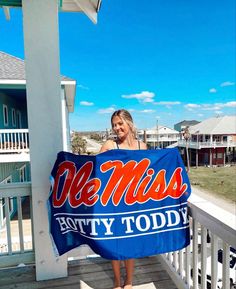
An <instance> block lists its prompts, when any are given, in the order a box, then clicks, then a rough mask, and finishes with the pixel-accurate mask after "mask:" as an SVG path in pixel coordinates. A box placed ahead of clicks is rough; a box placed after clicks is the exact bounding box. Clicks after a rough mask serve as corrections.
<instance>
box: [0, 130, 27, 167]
mask: <svg viewBox="0 0 236 289" xmlns="http://www.w3.org/2000/svg"><path fill="white" fill-rule="evenodd" d="M29 150H30V148H29V130H28V129H0V163H9V162H27V161H29V160H30V156H29Z"/></svg>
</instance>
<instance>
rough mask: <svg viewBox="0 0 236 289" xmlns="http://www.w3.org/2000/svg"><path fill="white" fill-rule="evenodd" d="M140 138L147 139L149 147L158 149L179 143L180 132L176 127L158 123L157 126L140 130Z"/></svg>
mask: <svg viewBox="0 0 236 289" xmlns="http://www.w3.org/2000/svg"><path fill="white" fill-rule="evenodd" d="M138 138H139V139H141V140H143V141H145V142H146V143H147V145H148V147H149V148H151V149H156V148H166V147H168V146H171V145H173V144H175V143H176V144H177V142H178V140H179V139H180V134H179V132H178V131H176V130H174V129H171V128H169V127H166V126H163V125H158V126H157V127H156V128H152V129H147V130H138Z"/></svg>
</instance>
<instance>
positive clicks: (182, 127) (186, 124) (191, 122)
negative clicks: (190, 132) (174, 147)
mask: <svg viewBox="0 0 236 289" xmlns="http://www.w3.org/2000/svg"><path fill="white" fill-rule="evenodd" d="M198 123H199V121H197V120H183V121H181V122H178V123H176V124H175V125H174V129H175V130H177V131H179V132H182V131H184V130H185V129H186V128H187V127H189V126H193V125H196V124H198Z"/></svg>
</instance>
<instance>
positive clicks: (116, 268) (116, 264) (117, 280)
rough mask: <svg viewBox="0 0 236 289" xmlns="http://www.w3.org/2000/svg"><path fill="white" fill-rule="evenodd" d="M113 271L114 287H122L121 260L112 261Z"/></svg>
mask: <svg viewBox="0 0 236 289" xmlns="http://www.w3.org/2000/svg"><path fill="white" fill-rule="evenodd" d="M111 264H112V269H113V273H114V287H115V288H116V287H121V284H120V261H119V260H112V261H111Z"/></svg>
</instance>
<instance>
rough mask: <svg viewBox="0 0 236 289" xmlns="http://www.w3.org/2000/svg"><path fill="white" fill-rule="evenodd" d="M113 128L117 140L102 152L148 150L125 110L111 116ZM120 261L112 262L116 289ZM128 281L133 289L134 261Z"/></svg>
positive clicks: (128, 287)
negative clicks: (137, 135) (138, 137)
mask: <svg viewBox="0 0 236 289" xmlns="http://www.w3.org/2000/svg"><path fill="white" fill-rule="evenodd" d="M111 126H112V130H113V132H114V133H115V134H116V135H117V139H116V140H108V141H106V142H105V144H104V145H103V146H102V148H101V150H100V152H105V151H108V150H112V149H126V150H139V149H147V146H146V144H145V143H143V142H141V141H138V140H137V139H136V130H135V127H134V123H133V119H132V116H131V115H130V113H129V112H128V111H127V110H125V109H120V110H117V111H115V112H114V113H113V114H112V116H111ZM120 262H121V261H120V260H113V261H112V269H113V273H114V287H115V288H114V289H121V275H120ZM124 262H125V269H126V279H125V284H124V289H132V281H133V272H134V259H128V260H125V261H124Z"/></svg>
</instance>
